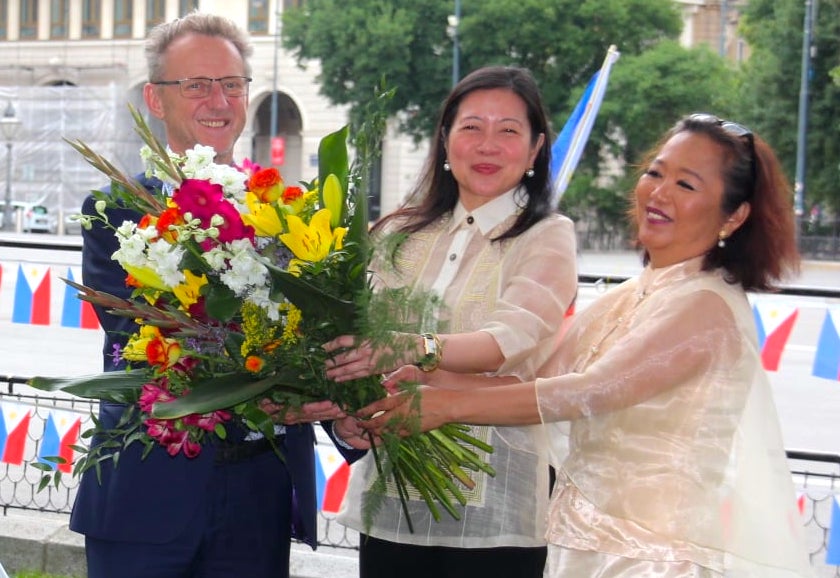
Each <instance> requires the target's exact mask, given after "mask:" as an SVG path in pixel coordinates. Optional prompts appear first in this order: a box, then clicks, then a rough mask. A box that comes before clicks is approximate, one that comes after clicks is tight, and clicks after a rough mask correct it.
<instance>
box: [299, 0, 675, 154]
mask: <svg viewBox="0 0 840 578" xmlns="http://www.w3.org/2000/svg"><path fill="white" fill-rule="evenodd" d="M461 4H462V7H461V22H460V25H459V27H458V39H459V46H460V50H459V54H460V66H459V68H460V71H461V72H462V74H461V75H462V76H463V74H465V73H466V72H469V71H470V70H473V69H475V68H478V67H480V66H485V65H488V64H517V65H521V66H526V67H528V68H529V69H531V71H532V72H533V73H534V76H535V77H536V79H537V81H538V82H539V84H540V87H541V89H542V92H543V96H544V98H545V101H546V108H547V109H548V111H549V113H550V114H551V115H552V117H553V118H554V120H555V124H557V125H558V126H562V124H559V123H562V122H565V119H566V117H567V116H568V114H569V112H570V111H571V108H572V107H573V105H574V103H570V101H569V97H570V94H571V93H572V91H574V90H575V88H577V87H578V86H581V85H585V84H586V82H588V80H589V77H590V76H591V75H592V74H593V73H594V72H595V71H596V70H597V69H598V68H599V67H600V66H601V63H602V61H603V59H604V56H605V55H606V51H607V49H608V47H609V46H610V44H615V45H617V46H618V48H619V50H620V51H622V53H624V54H636V53H639V52H641V51H643V50H644V49H645V48H646V47H648V46H650V45H652V44H654V43H655V42H657V41H658V40H659V39H661V38H666V37H674V36H676V35H677V34H678V33H679V29H680V18H679V13H678V12H677V9H676V7H675V4H674V3H673V2H672V1H671V0H462V1H461ZM453 11H454V3H453V2H452V1H441V0H353V2H346V1H344V0H308V1H307V2H305V3H304V4H303V6H302V7H301V8H298V9H290V10H287V11H285V12H284V13H283V44H284V46H285V47H286V48H287V49H289V50H290V51H292V53H293V54H294V55H295V58H296V59H297V61H298V63H299V64H300V65H302V66H307V65H308V64H309V62H310V61H314V60H318V61H320V65H321V70H320V74H319V75H318V80H319V82H320V84H321V92H322V94H324V95H325V96H326V97H327V98H328V99H329V100H330V101H331V102H333V103H336V104H349V105H350V106H351V115H352V116H353V117H354V118H357V117H358V116H359V114H360V111H361V110H363V109H364V105H365V103H366V102H367V101H369V100H370V99H371V98H373V94H374V91H373V87H374V86H376V85H377V84H378V83H379V82H380V80H381V79H382V78H383V77H384V78H385V79H386V82H387V84H388V86H394V87H396V88H397V94H396V96H395V97H394V99H392V101H391V112H392V113H393V114H394V115H395V116H398V118H399V119H400V121H401V123H402V128H403V129H404V130H405V131H406V132H408V133H410V134H412V135H414V136H415V137H416V138H418V139H419V138H422V137H425V136H428V135H429V134H431V130H432V128H433V126H434V122H435V119H436V115H437V112H438V108H439V106H440V104H441V103H442V101H443V100H444V98H445V97H446V94H447V93H448V91H449V89H450V88H451V84H452V80H451V78H452V60H453V58H452V56H453V41H452V38H451V36H450V34H449V32H450V31H448V30H447V16H449V15H450V14H452V12H453Z"/></svg>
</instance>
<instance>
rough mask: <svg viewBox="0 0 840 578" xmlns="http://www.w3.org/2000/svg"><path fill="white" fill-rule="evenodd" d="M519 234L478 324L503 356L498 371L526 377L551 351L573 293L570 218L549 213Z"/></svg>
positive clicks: (534, 372) (573, 251) (574, 270)
mask: <svg viewBox="0 0 840 578" xmlns="http://www.w3.org/2000/svg"><path fill="white" fill-rule="evenodd" d="M522 237H523V238H522V239H518V240H517V242H516V247H515V248H513V249H512V250H511V251H510V252H509V254H508V255H506V257H505V261H504V263H503V264H502V268H501V271H500V279H499V283H500V284H501V287H500V294H499V298H498V300H497V301H496V304H495V308H494V310H493V311H492V313H491V314H490V315H489V318H488V320H487V322H486V323H485V324H484V325H483V326H482V327H481V329H482V330H483V331H486V332H488V333H490V334H491V335H493V337H494V338H495V339H496V342H497V343H498V344H499V348H500V349H501V350H502V354H503V355H504V357H505V361H504V362H503V364H502V366H501V367H500V368H499V369H498V370H497V372H496V373H497V374H498V375H513V376H516V377H518V378H520V379H522V380H531V379H534V377H535V376H536V375H538V369H539V368H540V367H541V366H542V365H543V364H544V363H545V362H546V360H547V359H548V357H549V356H550V355H551V354H553V352H554V349H555V347H556V337H557V334H558V330H559V327H560V325H561V323H562V322H563V317H564V315H565V313H566V310H567V309H568V308H569V306H570V305H571V304H572V301H573V300H574V298H575V295H576V293H577V268H576V248H575V247H576V245H575V233H574V226H573V224H572V222H571V221H570V220H569V219H567V218H565V217H561V216H554V217H552V218H549V219H546V220H545V221H543V222H541V223H539V224H537V225H535V226H534V227H532V228H531V229H530V230H529V231H527V232H526V233H524V234H523V236H522Z"/></svg>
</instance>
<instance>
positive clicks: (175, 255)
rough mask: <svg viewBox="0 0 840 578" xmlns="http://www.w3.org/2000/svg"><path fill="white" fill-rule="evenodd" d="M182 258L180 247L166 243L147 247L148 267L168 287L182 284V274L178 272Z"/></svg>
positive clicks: (161, 242) (159, 242)
mask: <svg viewBox="0 0 840 578" xmlns="http://www.w3.org/2000/svg"><path fill="white" fill-rule="evenodd" d="M183 256H184V249H183V248H182V247H179V246H177V245H170V244H169V243H167V242H166V241H162V240H161V241H157V242H156V243H152V244H151V245H150V246H149V252H148V257H149V266H151V268H152V269H153V270H154V271H155V273H157V274H158V275H159V276H160V278H161V279H163V282H164V283H166V284H167V285H169V286H170V287H175V286H176V285H178V284H180V283H183V282H184V278H185V277H184V273H183V272H182V271H181V270H180V265H181V259H182V258H183Z"/></svg>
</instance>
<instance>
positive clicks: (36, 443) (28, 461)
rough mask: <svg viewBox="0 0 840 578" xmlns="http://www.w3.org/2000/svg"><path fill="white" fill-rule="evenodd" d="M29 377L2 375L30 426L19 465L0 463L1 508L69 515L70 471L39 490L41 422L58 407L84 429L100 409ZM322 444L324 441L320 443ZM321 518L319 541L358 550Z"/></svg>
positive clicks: (330, 519)
mask: <svg viewBox="0 0 840 578" xmlns="http://www.w3.org/2000/svg"><path fill="white" fill-rule="evenodd" d="M27 381H28V378H25V377H17V376H10V377H5V378H0V403H2V402H11V403H15V404H19V405H21V406H25V407H26V408H27V409H28V410H29V411H30V416H31V417H30V425H29V428H28V430H27V431H28V433H27V440H26V451H25V453H24V459H23V462H22V463H21V464H20V465H15V464H9V463H4V462H0V511H2V515H3V516H5V515H7V514H9V512H10V510H18V511H24V512H26V511H28V512H43V513H50V514H68V515H69V514H70V512H71V510H72V508H73V502H74V500H75V496H76V488H77V486H78V484H79V480H78V479H77V478H75V477H73V476H72V475H70V474H62V476H61V479H60V481H59V482H58V484H57V485H55V484H50V485H48V486H46V487H45V488H44V489H43V490H41V491H38V486H39V484H40V482H41V477H42V472H41V470H39V469H38V468H36V467H34V466H33V465H32V463H33V462H34V461H36V460H37V456H38V455H39V451H40V449H41V442H42V440H41V434H42V432H43V431H44V428H43V426H42V425H40V424H41V423H45V422H46V421H47V417H48V415H49V414H50V412H53V411H55V410H58V411H64V412H73V413H76V414H78V415H79V417H80V418H81V430H82V431H84V430H85V429H87V428H90V427H92V426H93V421H92V418H91V416H92V415H95V414H96V413H98V411H99V403H98V402H97V401H96V400H89V399H82V398H75V397H73V398H71V397H58V396H49V395H41V394H31V393H22V392H21V391H18V390H20V389H23V388H16V387H15V386H16V385H22V384H25V383H26V382H27ZM319 443H321V442H319ZM319 517H320V519H319V521H318V543H319V544H320V545H322V546H329V547H333V548H347V549H357V548H358V547H359V538H358V533H357V532H355V531H354V530H350V529H348V528H346V527H345V526H342V525H341V524H339V523H338V522H336V521H335V514H331V513H325V512H320V513H319Z"/></svg>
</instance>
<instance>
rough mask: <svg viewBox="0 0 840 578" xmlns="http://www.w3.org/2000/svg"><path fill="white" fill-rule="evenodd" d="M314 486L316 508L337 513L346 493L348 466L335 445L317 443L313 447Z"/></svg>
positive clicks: (348, 475) (348, 477)
mask: <svg viewBox="0 0 840 578" xmlns="http://www.w3.org/2000/svg"><path fill="white" fill-rule="evenodd" d="M315 454H316V457H317V459H316V460H315V486H316V489H317V492H318V493H317V496H318V497H317V500H318V509H320V510H322V511H324V512H333V513H337V512H338V511H339V509H340V508H341V502H342V501H343V500H344V494H345V493H347V482H348V480H349V479H350V466H349V465H348V464H347V462H346V461H345V459H344V457H343V456H342V455H341V453H340V452H339V451H338V450H337V449H335V447H333V446H331V445H326V444H318V445H317V446H316V448H315Z"/></svg>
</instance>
